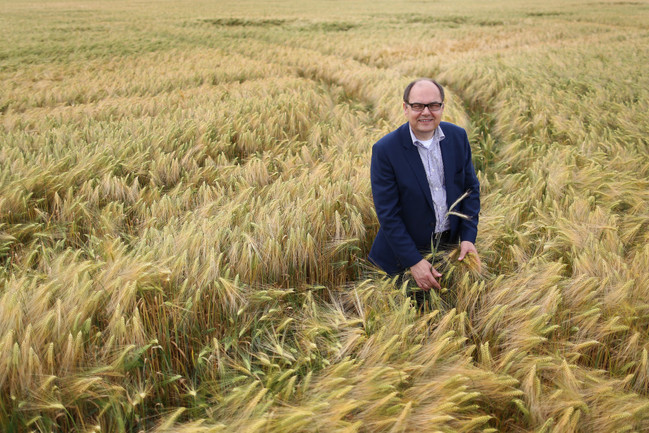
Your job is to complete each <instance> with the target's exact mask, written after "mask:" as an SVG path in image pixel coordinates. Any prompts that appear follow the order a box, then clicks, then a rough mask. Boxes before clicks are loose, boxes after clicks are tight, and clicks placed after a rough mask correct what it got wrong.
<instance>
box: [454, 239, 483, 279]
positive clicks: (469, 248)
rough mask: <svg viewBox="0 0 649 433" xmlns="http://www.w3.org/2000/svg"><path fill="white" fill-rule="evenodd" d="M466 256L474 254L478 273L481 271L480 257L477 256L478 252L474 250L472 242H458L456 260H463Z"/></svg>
mask: <svg viewBox="0 0 649 433" xmlns="http://www.w3.org/2000/svg"><path fill="white" fill-rule="evenodd" d="M467 254H475V260H476V263H477V264H478V272H480V271H481V270H482V262H481V261H480V256H479V255H478V250H476V249H475V245H473V242H469V241H462V242H460V256H459V257H458V258H457V259H458V260H459V261H462V260H464V257H465V256H466V255H467Z"/></svg>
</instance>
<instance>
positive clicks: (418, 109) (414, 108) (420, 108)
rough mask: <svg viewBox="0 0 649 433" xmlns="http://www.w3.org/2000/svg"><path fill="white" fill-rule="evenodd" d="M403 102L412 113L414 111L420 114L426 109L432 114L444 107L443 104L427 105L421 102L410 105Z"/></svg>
mask: <svg viewBox="0 0 649 433" xmlns="http://www.w3.org/2000/svg"><path fill="white" fill-rule="evenodd" d="M403 102H405V103H406V104H407V105H408V106H409V107H410V108H412V111H416V112H417V113H421V112H422V111H424V110H425V109H426V108H428V110H429V111H430V112H431V113H433V112H435V111H439V110H441V109H442V108H443V107H444V102H429V103H428V104H424V103H423V102H413V103H412V104H411V103H410V102H408V101H403Z"/></svg>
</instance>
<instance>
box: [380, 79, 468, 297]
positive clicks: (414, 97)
mask: <svg viewBox="0 0 649 433" xmlns="http://www.w3.org/2000/svg"><path fill="white" fill-rule="evenodd" d="M403 111H404V114H405V116H406V119H407V120H408V122H407V123H405V124H403V125H401V126H400V127H399V128H398V129H396V130H394V131H392V132H391V133H389V134H387V135H386V136H384V137H383V138H381V139H380V140H379V141H378V142H376V144H374V146H373V148H372V165H371V181H372V195H373V197H374V206H375V208H376V214H377V216H378V219H379V223H380V225H381V227H380V229H379V232H378V233H377V235H376V238H375V239H374V244H373V245H372V249H371V250H370V254H369V258H370V260H371V261H372V262H373V263H374V264H376V265H377V266H379V267H380V268H381V269H383V270H384V271H385V272H386V273H387V274H388V275H398V274H401V273H403V272H404V271H406V270H408V269H410V271H411V273H412V276H413V278H414V280H415V282H416V283H417V286H419V287H420V288H421V289H423V290H425V291H429V290H430V289H431V288H436V289H439V288H440V285H439V282H438V279H439V277H441V276H442V275H441V274H440V273H439V272H438V271H437V270H436V269H435V268H434V267H433V266H432V264H431V263H430V262H429V261H428V260H426V259H424V256H425V255H426V254H428V253H430V252H431V244H432V241H434V240H435V239H439V240H440V242H441V246H442V248H449V247H452V246H455V245H457V244H458V242H459V243H460V255H459V257H458V259H459V260H463V259H464V257H465V256H466V255H467V254H474V255H475V258H476V260H477V261H478V264H479V263H480V259H479V257H478V252H477V250H476V248H475V245H474V244H475V240H476V236H477V233H478V213H479V212H480V184H479V182H478V178H477V177H476V174H475V169H474V168H473V162H472V161H471V147H470V146H469V140H468V138H467V134H466V131H465V130H464V129H462V128H460V127H459V126H456V125H453V124H451V123H448V122H442V121H441V119H442V113H443V112H444V89H443V87H442V86H441V85H440V84H439V83H437V82H436V81H434V80H432V79H429V78H422V79H418V80H415V81H413V82H412V83H410V84H409V85H408V86H407V87H406V89H405V91H404V94H403ZM467 192H468V193H467ZM465 193H467V194H466V195H465ZM463 195H465V197H464V198H463V199H461V201H460V202H459V203H458V204H457V205H456V206H455V208H453V212H452V214H449V213H448V212H449V208H450V207H451V206H452V204H453V203H454V202H456V201H457V200H458V199H460V198H461V197H462V196H463ZM456 214H461V215H463V216H465V217H466V218H461V217H460V216H458V215H456Z"/></svg>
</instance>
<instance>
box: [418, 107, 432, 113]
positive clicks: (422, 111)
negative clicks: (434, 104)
mask: <svg viewBox="0 0 649 433" xmlns="http://www.w3.org/2000/svg"><path fill="white" fill-rule="evenodd" d="M426 110H428V113H429V114H433V110H431V109H430V107H429V106H428V105H426V106H424V109H423V110H421V114H424V113H425V112H426Z"/></svg>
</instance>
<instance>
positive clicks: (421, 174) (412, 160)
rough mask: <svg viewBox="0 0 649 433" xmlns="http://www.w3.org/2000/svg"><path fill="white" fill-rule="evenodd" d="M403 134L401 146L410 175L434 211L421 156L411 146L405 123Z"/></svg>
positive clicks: (413, 146)
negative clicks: (412, 175) (415, 180)
mask: <svg viewBox="0 0 649 433" xmlns="http://www.w3.org/2000/svg"><path fill="white" fill-rule="evenodd" d="M404 132H405V134H404V133H402V136H401V145H402V146H403V147H404V156H405V158H406V161H408V165H410V168H411V170H412V173H413V174H414V176H415V179H417V183H418V184H419V187H420V188H421V192H422V194H423V195H424V197H426V202H427V203H428V206H430V208H431V209H433V210H434V209H435V208H434V207H433V197H432V196H431V195H430V186H428V179H427V178H426V170H424V164H423V163H422V162H421V156H419V151H418V150H417V147H416V146H415V145H414V144H412V138H411V137H410V129H409V127H408V124H407V123H406V125H405V131H404ZM444 175H446V170H445V172H444Z"/></svg>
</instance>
